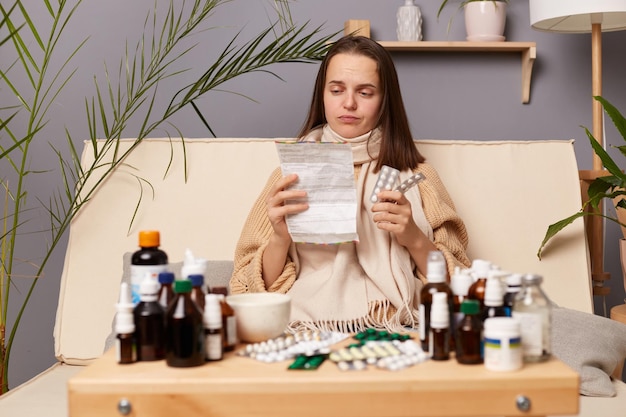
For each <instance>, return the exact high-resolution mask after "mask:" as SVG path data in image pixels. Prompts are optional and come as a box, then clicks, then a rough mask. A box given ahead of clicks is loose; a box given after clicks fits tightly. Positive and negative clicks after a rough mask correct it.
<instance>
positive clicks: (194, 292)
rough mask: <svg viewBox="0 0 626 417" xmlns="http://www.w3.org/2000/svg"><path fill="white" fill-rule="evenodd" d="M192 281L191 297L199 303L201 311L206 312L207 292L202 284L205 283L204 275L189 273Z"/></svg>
mask: <svg viewBox="0 0 626 417" xmlns="http://www.w3.org/2000/svg"><path fill="white" fill-rule="evenodd" d="M189 281H191V299H192V300H193V301H194V302H195V303H196V304H197V305H198V308H199V309H200V311H202V312H204V303H205V301H204V296H205V295H206V293H205V292H204V289H203V288H202V286H203V285H204V276H203V275H200V274H191V275H189Z"/></svg>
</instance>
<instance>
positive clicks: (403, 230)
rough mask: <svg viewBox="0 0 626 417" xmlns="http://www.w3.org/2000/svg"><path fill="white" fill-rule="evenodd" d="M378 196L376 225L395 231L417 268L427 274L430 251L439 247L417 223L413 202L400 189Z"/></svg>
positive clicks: (373, 210)
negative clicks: (414, 217) (412, 207)
mask: <svg viewBox="0 0 626 417" xmlns="http://www.w3.org/2000/svg"><path fill="white" fill-rule="evenodd" d="M378 198H379V201H380V202H379V203H376V204H374V205H373V206H372V212H373V213H374V222H375V223H376V226H377V227H378V228H379V229H381V230H386V231H388V232H390V233H393V235H394V236H395V237H396V240H397V241H398V243H399V244H400V245H402V246H404V247H405V248H407V250H408V251H409V254H410V255H411V258H413V261H415V264H416V266H417V269H418V270H419V271H420V272H421V273H422V274H424V275H426V272H427V271H426V268H427V262H428V252H430V251H432V250H437V248H436V247H435V245H434V244H433V243H432V242H431V241H430V239H428V236H426V234H424V232H422V230H421V229H420V228H419V227H417V224H415V220H413V210H412V209H411V203H410V202H409V200H407V199H406V197H405V196H404V194H402V193H401V192H400V191H381V192H380V193H378Z"/></svg>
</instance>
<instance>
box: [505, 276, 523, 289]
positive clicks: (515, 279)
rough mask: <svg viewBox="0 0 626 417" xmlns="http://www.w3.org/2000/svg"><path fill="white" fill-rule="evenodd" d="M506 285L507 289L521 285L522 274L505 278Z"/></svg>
mask: <svg viewBox="0 0 626 417" xmlns="http://www.w3.org/2000/svg"><path fill="white" fill-rule="evenodd" d="M505 279H506V285H508V286H509V287H519V286H520V285H522V274H510V275H507V276H506V278H505Z"/></svg>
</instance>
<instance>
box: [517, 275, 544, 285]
mask: <svg viewBox="0 0 626 417" xmlns="http://www.w3.org/2000/svg"><path fill="white" fill-rule="evenodd" d="M542 282H543V277H542V276H541V275H537V274H526V275H524V276H523V277H522V283H524V284H541V283H542Z"/></svg>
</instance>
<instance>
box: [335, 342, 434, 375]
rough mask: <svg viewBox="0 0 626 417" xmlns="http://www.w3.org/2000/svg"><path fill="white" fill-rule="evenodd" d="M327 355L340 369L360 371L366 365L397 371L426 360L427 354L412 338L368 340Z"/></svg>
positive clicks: (364, 368) (366, 366) (365, 367)
mask: <svg viewBox="0 0 626 417" xmlns="http://www.w3.org/2000/svg"><path fill="white" fill-rule="evenodd" d="M328 357H329V359H330V360H331V361H332V362H334V363H335V364H336V365H337V367H338V368H339V369H340V370H342V371H362V370H366V369H368V365H372V366H375V367H377V368H381V369H387V370H390V371H398V370H400V369H404V368H407V367H409V366H413V365H416V364H418V363H422V362H424V361H426V360H428V354H426V353H425V352H424V351H422V348H421V346H420V345H419V344H418V343H417V342H415V341H414V340H412V339H408V340H404V341H401V340H368V341H367V342H365V343H364V344H355V345H350V346H348V347H345V348H341V349H338V350H333V351H332V352H330V354H329V355H328Z"/></svg>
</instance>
